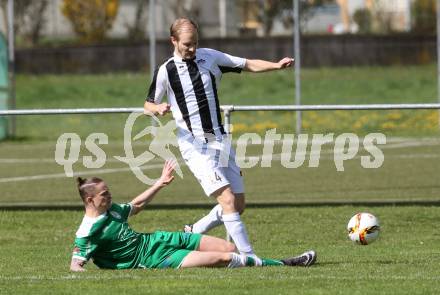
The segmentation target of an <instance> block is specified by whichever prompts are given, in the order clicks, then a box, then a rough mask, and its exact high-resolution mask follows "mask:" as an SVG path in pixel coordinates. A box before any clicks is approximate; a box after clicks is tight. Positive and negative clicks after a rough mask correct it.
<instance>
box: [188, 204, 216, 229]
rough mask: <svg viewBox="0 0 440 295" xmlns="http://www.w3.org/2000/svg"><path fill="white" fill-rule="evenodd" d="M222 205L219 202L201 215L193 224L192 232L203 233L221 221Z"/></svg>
mask: <svg viewBox="0 0 440 295" xmlns="http://www.w3.org/2000/svg"><path fill="white" fill-rule="evenodd" d="M222 212H223V210H222V207H221V206H220V204H218V205H216V206H214V208H212V210H211V211H210V212H209V213H208V215H206V216H204V217H202V218H201V219H200V220H199V221H197V222H196V223H194V224H193V228H192V232H193V233H196V234H204V233H206V232H208V231H209V230H211V229H213V228H214V227H216V226H219V225H220V224H222V223H223V220H222Z"/></svg>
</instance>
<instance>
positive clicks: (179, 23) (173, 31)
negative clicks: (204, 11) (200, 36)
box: [170, 17, 198, 40]
mask: <svg viewBox="0 0 440 295" xmlns="http://www.w3.org/2000/svg"><path fill="white" fill-rule="evenodd" d="M185 30H189V31H193V32H195V33H198V26H197V24H196V23H195V22H194V21H193V20H191V19H189V18H184V17H182V18H178V19H176V20H175V21H174V23H173V24H172V25H171V27H170V36H171V37H174V38H175V39H176V40H179V35H180V33H181V32H182V31H185Z"/></svg>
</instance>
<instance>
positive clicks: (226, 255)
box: [219, 253, 231, 265]
mask: <svg viewBox="0 0 440 295" xmlns="http://www.w3.org/2000/svg"><path fill="white" fill-rule="evenodd" d="M230 261H231V254H230V253H223V254H221V255H220V256H219V263H220V264H223V265H227V264H228V263H229V262H230Z"/></svg>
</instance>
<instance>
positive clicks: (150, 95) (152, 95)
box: [146, 67, 159, 102]
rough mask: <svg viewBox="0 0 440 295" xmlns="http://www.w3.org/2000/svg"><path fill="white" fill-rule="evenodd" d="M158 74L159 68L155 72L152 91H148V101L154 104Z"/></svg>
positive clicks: (151, 86)
mask: <svg viewBox="0 0 440 295" xmlns="http://www.w3.org/2000/svg"><path fill="white" fill-rule="evenodd" d="M158 72H159V67H157V68H156V70H155V71H154V75H153V81H152V82H151V85H150V90H149V91H148V95H147V99H146V100H147V101H148V102H154V100H155V98H156V97H155V96H156V83H157V74H158Z"/></svg>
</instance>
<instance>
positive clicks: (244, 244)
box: [222, 212, 255, 256]
mask: <svg viewBox="0 0 440 295" xmlns="http://www.w3.org/2000/svg"><path fill="white" fill-rule="evenodd" d="M222 218H223V223H224V224H225V227H226V231H227V232H228V234H229V235H230V236H231V238H232V240H233V241H234V243H235V246H236V247H237V249H238V251H239V252H240V253H242V254H246V255H250V256H252V255H255V253H254V250H253V249H252V246H251V244H250V243H249V239H248V235H247V232H246V228H245V227H244V224H243V222H241V219H240V214H238V212H234V213H230V214H224V215H223V216H222Z"/></svg>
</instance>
